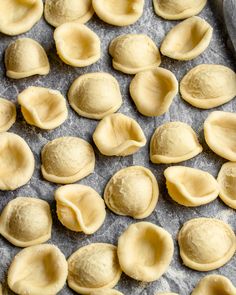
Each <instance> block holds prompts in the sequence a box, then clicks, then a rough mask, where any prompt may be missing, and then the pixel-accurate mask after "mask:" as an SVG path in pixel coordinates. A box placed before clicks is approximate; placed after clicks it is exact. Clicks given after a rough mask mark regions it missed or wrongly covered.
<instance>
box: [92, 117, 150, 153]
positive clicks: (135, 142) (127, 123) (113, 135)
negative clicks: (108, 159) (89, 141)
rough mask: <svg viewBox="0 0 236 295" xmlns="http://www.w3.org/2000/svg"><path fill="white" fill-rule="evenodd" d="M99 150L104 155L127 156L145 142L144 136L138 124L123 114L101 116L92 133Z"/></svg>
mask: <svg viewBox="0 0 236 295" xmlns="http://www.w3.org/2000/svg"><path fill="white" fill-rule="evenodd" d="M93 140H94V142H95V144H96V146H97V148H98V149H99V151H100V152H101V153H102V154H103V155H106V156H128V155H132V154H134V153H136V152H137V151H138V150H139V149H140V148H141V147H143V146H144V145H145V144H146V137H145V135H144V133H143V131H142V129H141V127H140V126H139V124H138V123H137V122H136V121H135V120H134V119H132V118H130V117H127V116H125V115H123V114H120V113H117V114H111V115H108V116H106V117H105V118H103V119H102V120H101V121H100V122H99V123H98V125H97V128H96V129H95V131H94V133H93Z"/></svg>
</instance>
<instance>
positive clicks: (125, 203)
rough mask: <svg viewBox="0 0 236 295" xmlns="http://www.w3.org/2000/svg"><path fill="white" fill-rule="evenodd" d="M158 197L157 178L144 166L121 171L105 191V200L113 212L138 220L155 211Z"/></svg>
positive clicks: (110, 181) (113, 177)
mask: <svg viewBox="0 0 236 295" xmlns="http://www.w3.org/2000/svg"><path fill="white" fill-rule="evenodd" d="M158 197H159V188H158V183H157V180H156V178H155V176H154V175H153V173H152V172H151V171H150V170H149V169H147V168H145V167H142V166H130V167H127V168H123V169H121V170H120V171H118V172H117V173H116V174H115V175H113V176H112V178H111V179H110V180H109V182H108V184H107V185H106V188H105V191H104V200H105V202H106V205H107V207H108V208H109V209H110V210H111V211H113V212H115V213H116V214H119V215H124V216H131V217H133V218H136V219H142V218H146V217H148V216H149V215H150V214H151V213H152V212H153V210H154V209H155V207H156V204H157V201H158Z"/></svg>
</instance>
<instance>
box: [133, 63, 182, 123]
mask: <svg viewBox="0 0 236 295" xmlns="http://www.w3.org/2000/svg"><path fill="white" fill-rule="evenodd" d="M177 93H178V81H177V80H176V78H175V75H174V74H172V73H171V72H170V71H168V70H165V69H162V68H156V69H153V70H149V71H144V72H141V73H138V74H136V76H135V77H134V79H133V80H132V82H131V84H130V95H131V97H132V99H133V101H134V103H135V105H136V107H137V109H138V111H139V112H140V113H141V114H143V115H144V116H150V117H152V116H161V115H163V114H164V113H166V112H167V111H168V109H169V107H170V105H171V103H172V101H173V98H174V97H175V96H176V94H177Z"/></svg>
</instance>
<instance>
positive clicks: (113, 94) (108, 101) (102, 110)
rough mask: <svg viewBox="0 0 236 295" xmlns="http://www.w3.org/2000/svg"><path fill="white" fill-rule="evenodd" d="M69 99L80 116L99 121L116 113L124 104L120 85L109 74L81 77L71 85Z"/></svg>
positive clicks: (91, 74)
mask: <svg viewBox="0 0 236 295" xmlns="http://www.w3.org/2000/svg"><path fill="white" fill-rule="evenodd" d="M68 98H69V102H70V105H71V107H72V108H73V109H74V110H75V111H76V112H77V113H78V114H79V115H80V116H83V117H86V118H90V119H97V120H100V119H102V118H104V117H105V116H106V115H109V114H112V113H115V112H116V111H117V110H118V109H119V108H120V106H121V104H122V96H121V93H120V86H119V83H118V81H117V80H116V79H115V78H114V77H113V76H112V75H110V74H108V73H89V74H85V75H81V76H80V77H79V78H77V79H76V80H75V81H74V82H73V84H72V85H71V87H70V90H69V93H68Z"/></svg>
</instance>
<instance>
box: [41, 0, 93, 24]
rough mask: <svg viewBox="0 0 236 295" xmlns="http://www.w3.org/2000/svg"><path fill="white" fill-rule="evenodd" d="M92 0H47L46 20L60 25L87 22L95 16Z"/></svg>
mask: <svg viewBox="0 0 236 295" xmlns="http://www.w3.org/2000/svg"><path fill="white" fill-rule="evenodd" d="M93 13H94V10H93V7H92V0H80V1H78V0H56V1H55V0H46V1H45V9H44V16H45V18H46V21H47V22H48V23H49V24H50V25H52V26H54V27H58V26H60V25H62V24H64V23H68V22H73V21H75V22H79V23H81V24H84V23H86V22H87V21H89V20H90V18H91V17H92V16H93Z"/></svg>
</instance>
